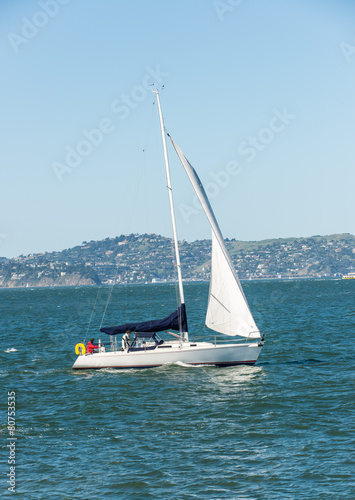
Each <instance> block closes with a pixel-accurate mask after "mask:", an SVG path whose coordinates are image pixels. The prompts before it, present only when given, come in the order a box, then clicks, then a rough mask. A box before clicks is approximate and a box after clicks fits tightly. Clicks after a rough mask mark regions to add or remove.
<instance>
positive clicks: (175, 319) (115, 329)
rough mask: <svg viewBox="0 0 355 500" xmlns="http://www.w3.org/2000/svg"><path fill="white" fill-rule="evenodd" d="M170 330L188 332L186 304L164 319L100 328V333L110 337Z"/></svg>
mask: <svg viewBox="0 0 355 500" xmlns="http://www.w3.org/2000/svg"><path fill="white" fill-rule="evenodd" d="M168 329H171V330H178V331H180V332H187V331H188V330H187V318H186V308H185V304H181V306H180V307H179V308H178V309H177V310H176V311H175V312H173V313H171V314H170V315H169V316H167V317H166V318H163V319H152V320H150V321H143V322H141V323H125V324H124V325H118V326H109V327H107V328H100V332H103V333H107V334H108V335H116V334H117V333H125V332H126V331H127V330H130V331H131V332H163V331H164V330H168Z"/></svg>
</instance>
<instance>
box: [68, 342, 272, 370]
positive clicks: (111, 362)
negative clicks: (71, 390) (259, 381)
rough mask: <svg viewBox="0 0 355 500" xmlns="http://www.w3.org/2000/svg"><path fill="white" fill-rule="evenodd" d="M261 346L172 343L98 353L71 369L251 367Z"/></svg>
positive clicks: (82, 358)
mask: <svg viewBox="0 0 355 500" xmlns="http://www.w3.org/2000/svg"><path fill="white" fill-rule="evenodd" d="M262 346H263V343H262V342H259V343H257V342H254V343H249V344H222V345H218V344H217V345H214V344H211V343H208V342H196V343H193V342H183V343H181V344H179V343H176V344H175V343H171V344H165V345H163V346H159V347H157V348H155V349H154V350H146V351H144V350H141V351H134V352H126V351H114V352H98V353H93V354H85V355H80V356H78V358H77V359H76V361H75V363H74V365H73V368H74V369H90V368H91V369H99V368H151V367H155V366H161V365H165V364H167V363H175V362H178V361H180V362H182V363H185V364H187V365H222V366H229V365H237V364H250V365H253V364H254V363H255V362H256V360H257V359H258V357H259V354H260V352H261V349H262Z"/></svg>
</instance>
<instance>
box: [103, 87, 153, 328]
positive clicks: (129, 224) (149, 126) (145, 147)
mask: <svg viewBox="0 0 355 500" xmlns="http://www.w3.org/2000/svg"><path fill="white" fill-rule="evenodd" d="M154 104H155V97H154V99H153V105H152V111H151V115H150V120H149V125H148V133H147V136H146V140H145V146H144V149H143V159H142V164H141V167H140V171H139V174H138V177H137V180H136V187H135V195H134V198H133V202H132V204H131V213H130V216H129V218H128V223H127V227H126V231H125V234H128V232H129V228H130V227H131V224H132V218H133V214H134V210H135V206H136V203H137V197H138V187H139V185H140V183H141V179H142V175H143V171H144V165H145V160H146V154H147V153H146V152H147V147H148V144H149V139H150V133H151V129H152V121H153V111H154ZM115 260H116V270H115V275H114V279H113V280H112V283H111V286H110V291H109V294H108V297H107V300H106V305H105V309H104V312H103V315H102V318H101V323H100V328H101V327H102V324H103V322H104V319H105V316H106V312H107V308H108V306H109V303H110V301H111V296H112V292H113V287H114V283H115V281H116V280H117V276H118V269H119V266H118V260H117V257H116V259H115Z"/></svg>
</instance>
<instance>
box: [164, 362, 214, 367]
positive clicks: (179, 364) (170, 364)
mask: <svg viewBox="0 0 355 500" xmlns="http://www.w3.org/2000/svg"><path fill="white" fill-rule="evenodd" d="M173 365H175V366H183V367H184V368H201V366H209V364H208V363H207V364H203V363H201V364H199V365H189V364H187V363H184V362H183V361H172V362H170V363H169V362H168V363H164V365H162V366H173ZM158 368H159V367H158Z"/></svg>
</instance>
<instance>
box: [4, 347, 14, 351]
mask: <svg viewBox="0 0 355 500" xmlns="http://www.w3.org/2000/svg"><path fill="white" fill-rule="evenodd" d="M16 351H17V349H15V348H14V347H10V348H9V349H6V351H4V352H16Z"/></svg>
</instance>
